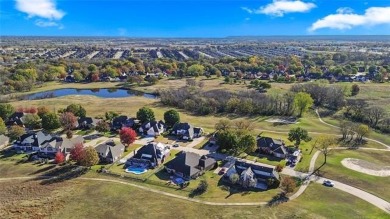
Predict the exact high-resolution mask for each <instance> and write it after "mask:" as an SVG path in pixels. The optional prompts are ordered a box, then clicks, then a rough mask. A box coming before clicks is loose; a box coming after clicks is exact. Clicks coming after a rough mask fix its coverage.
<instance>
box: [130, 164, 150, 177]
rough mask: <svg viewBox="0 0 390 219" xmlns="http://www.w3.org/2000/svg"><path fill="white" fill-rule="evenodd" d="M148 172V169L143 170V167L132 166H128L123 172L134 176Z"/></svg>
mask: <svg viewBox="0 0 390 219" xmlns="http://www.w3.org/2000/svg"><path fill="white" fill-rule="evenodd" d="M147 171H148V169H146V168H144V167H133V166H130V167H128V168H126V170H125V172H126V173H134V174H137V175H139V174H143V173H146V172H147Z"/></svg>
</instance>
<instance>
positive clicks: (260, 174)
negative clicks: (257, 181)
mask: <svg viewBox="0 0 390 219" xmlns="http://www.w3.org/2000/svg"><path fill="white" fill-rule="evenodd" d="M233 166H234V168H235V170H236V171H237V174H238V175H241V173H243V172H244V171H247V170H248V169H249V168H250V171H252V172H253V174H254V175H255V177H257V178H262V179H267V178H270V177H275V178H279V174H278V173H277V172H276V171H275V169H274V168H271V167H266V166H261V165H257V164H250V163H246V162H242V161H236V162H235V163H234V165H233Z"/></svg>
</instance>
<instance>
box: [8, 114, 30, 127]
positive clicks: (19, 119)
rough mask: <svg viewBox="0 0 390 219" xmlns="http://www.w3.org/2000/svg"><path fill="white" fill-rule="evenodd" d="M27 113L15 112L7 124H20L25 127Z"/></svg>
mask: <svg viewBox="0 0 390 219" xmlns="http://www.w3.org/2000/svg"><path fill="white" fill-rule="evenodd" d="M25 115H26V113H23V112H15V113H13V114H12V115H11V116H10V117H9V118H8V120H7V122H6V123H5V124H6V126H13V125H18V126H22V127H24V118H23V117H24V116H25Z"/></svg>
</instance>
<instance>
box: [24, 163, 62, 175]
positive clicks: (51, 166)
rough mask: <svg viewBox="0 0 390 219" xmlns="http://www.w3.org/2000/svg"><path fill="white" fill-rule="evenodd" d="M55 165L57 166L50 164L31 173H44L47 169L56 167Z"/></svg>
mask: <svg viewBox="0 0 390 219" xmlns="http://www.w3.org/2000/svg"><path fill="white" fill-rule="evenodd" d="M55 167H56V165H49V166H47V167H44V168H42V169H39V170H37V171H34V172H32V173H30V174H29V175H36V174H41V173H44V172H46V171H49V170H51V169H53V168H55Z"/></svg>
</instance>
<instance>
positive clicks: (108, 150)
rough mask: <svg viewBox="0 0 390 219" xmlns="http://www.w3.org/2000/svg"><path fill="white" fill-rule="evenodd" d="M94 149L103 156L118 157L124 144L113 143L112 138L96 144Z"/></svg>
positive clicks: (123, 148)
mask: <svg viewBox="0 0 390 219" xmlns="http://www.w3.org/2000/svg"><path fill="white" fill-rule="evenodd" d="M95 150H96V151H97V152H98V153H99V156H101V157H103V158H115V157H119V155H120V154H121V153H122V152H123V151H124V150H125V146H124V145H123V144H122V143H115V142H114V141H113V140H108V141H106V142H104V143H102V144H99V145H98V146H96V147H95Z"/></svg>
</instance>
